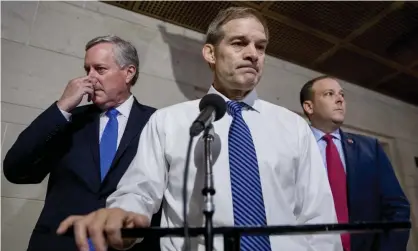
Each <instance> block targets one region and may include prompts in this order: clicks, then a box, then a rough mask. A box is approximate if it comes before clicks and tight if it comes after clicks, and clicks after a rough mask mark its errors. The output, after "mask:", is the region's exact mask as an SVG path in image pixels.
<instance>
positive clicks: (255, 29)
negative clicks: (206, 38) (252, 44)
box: [222, 17, 266, 40]
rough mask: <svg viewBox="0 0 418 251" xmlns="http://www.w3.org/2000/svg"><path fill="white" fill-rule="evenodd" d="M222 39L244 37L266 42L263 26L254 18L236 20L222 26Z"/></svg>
mask: <svg viewBox="0 0 418 251" xmlns="http://www.w3.org/2000/svg"><path fill="white" fill-rule="evenodd" d="M222 29H223V32H224V38H226V39H228V38H231V37H236V36H240V37H246V38H248V39H252V40H266V33H265V30H264V26H263V24H261V22H260V21H259V20H258V19H256V18H255V17H245V18H237V19H233V20H230V21H228V22H227V23H225V24H224V25H223V26H222Z"/></svg>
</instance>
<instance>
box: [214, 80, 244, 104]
mask: <svg viewBox="0 0 418 251" xmlns="http://www.w3.org/2000/svg"><path fill="white" fill-rule="evenodd" d="M213 87H214V88H215V89H216V90H217V91H218V92H220V93H222V94H223V95H224V96H225V97H227V98H228V99H230V100H236V101H239V100H243V99H244V98H245V96H247V94H248V93H250V92H251V90H231V89H227V88H225V87H224V86H223V85H220V84H218V82H217V81H215V82H214V83H213Z"/></svg>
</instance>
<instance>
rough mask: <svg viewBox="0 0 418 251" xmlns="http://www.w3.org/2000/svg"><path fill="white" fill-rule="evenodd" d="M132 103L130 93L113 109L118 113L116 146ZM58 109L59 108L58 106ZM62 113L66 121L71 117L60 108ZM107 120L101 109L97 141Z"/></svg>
mask: <svg viewBox="0 0 418 251" xmlns="http://www.w3.org/2000/svg"><path fill="white" fill-rule="evenodd" d="M133 103H134V96H133V95H132V94H131V96H129V98H128V99H127V100H125V102H123V103H122V104H120V105H119V106H118V107H116V108H115V109H116V110H118V112H119V114H118V116H117V119H118V143H117V146H118V147H119V143H120V140H121V139H122V136H123V132H124V131H125V128H126V124H127V123H128V118H129V114H130V113H131V109H132V105H133ZM58 109H59V108H58ZM60 111H61V113H62V115H64V117H65V118H66V119H67V121H70V119H71V113H68V112H66V111H63V110H61V109H60ZM108 121H109V117H108V116H106V111H103V112H102V113H100V128H99V143H100V140H101V138H102V134H103V131H104V129H105V127H106V125H107V122H108Z"/></svg>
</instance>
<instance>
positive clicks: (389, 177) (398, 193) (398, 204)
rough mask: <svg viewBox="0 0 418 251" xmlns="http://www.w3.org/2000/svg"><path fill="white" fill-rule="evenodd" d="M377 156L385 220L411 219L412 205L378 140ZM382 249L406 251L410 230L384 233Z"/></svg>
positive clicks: (382, 209) (381, 241) (382, 235)
mask: <svg viewBox="0 0 418 251" xmlns="http://www.w3.org/2000/svg"><path fill="white" fill-rule="evenodd" d="M376 155H377V156H376V158H377V164H378V170H379V186H380V192H381V194H380V201H381V212H382V220H383V221H409V217H410V205H409V202H408V200H407V198H406V197H405V194H404V192H403V191H402V188H401V186H400V185H399V182H398V179H397V178H396V175H395V173H394V171H393V168H392V165H391V163H390V161H389V159H388V157H387V156H386V154H385V152H384V151H383V149H382V147H381V146H380V144H379V143H378V141H377V140H376ZM380 236H381V238H380V247H381V248H380V250H381V251H398V250H399V251H405V250H406V246H407V243H408V238H409V231H399V232H398V231H397V232H389V233H382V234H381V235H380Z"/></svg>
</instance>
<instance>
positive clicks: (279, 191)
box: [107, 87, 342, 251]
mask: <svg viewBox="0 0 418 251" xmlns="http://www.w3.org/2000/svg"><path fill="white" fill-rule="evenodd" d="M209 93H216V94H219V95H221V96H222V97H223V98H224V99H225V100H226V101H227V100H228V99H227V98H226V97H225V96H223V95H222V94H220V93H219V92H217V91H216V90H215V89H214V88H213V87H212V88H211V89H210V90H209ZM242 101H243V102H245V103H246V104H248V105H249V106H251V107H252V108H253V109H248V110H244V111H243V118H244V120H245V121H246V123H247V124H248V127H249V128H250V130H251V134H252V137H253V141H254V145H255V149H256V152H257V157H258V165H259V169H260V178H261V186H262V190H263V196H264V203H265V211H266V217H267V223H268V224H269V225H296V224H314V223H321V224H322V223H335V222H337V220H336V214H335V210H334V202H333V198H332V194H331V190H330V187H329V183H328V180H327V177H326V172H325V169H324V167H323V162H322V160H321V155H320V153H319V150H318V146H317V144H316V141H315V138H314V137H313V135H312V132H311V130H310V128H309V126H308V124H307V123H306V122H305V121H304V119H303V118H302V117H300V116H299V115H297V114H295V113H293V112H291V111H289V110H287V109H285V108H282V107H279V106H277V105H274V104H271V103H268V102H266V101H262V100H259V99H258V98H257V94H256V91H255V90H254V91H252V92H251V93H250V94H248V95H247V96H246V97H245V99H244V100H242ZM199 102H200V100H194V101H188V102H184V103H181V104H177V105H173V106H170V107H166V108H163V109H160V110H158V111H156V112H155V113H154V114H153V115H152V116H151V118H150V120H149V122H148V123H147V125H146V126H145V127H144V129H143V131H142V134H141V138H140V142H139V147H138V152H137V154H136V156H135V158H134V159H133V161H132V163H131V165H130V166H129V168H128V170H127V171H126V173H125V175H124V176H123V177H122V179H121V180H120V182H119V184H118V187H117V190H116V191H115V192H114V193H113V194H112V195H111V196H110V197H109V198H108V200H107V207H109V208H115V207H119V208H122V209H124V210H127V211H132V212H136V213H138V214H142V215H145V216H147V217H148V218H151V217H152V214H154V213H156V212H157V211H158V209H159V207H160V203H161V202H162V201H163V214H162V219H161V227H182V226H183V204H182V203H183V202H182V198H183V197H182V186H183V173H184V164H185V157H186V151H187V144H188V140H189V128H190V125H191V124H192V122H193V121H194V120H195V119H196V117H197V116H198V114H199ZM231 122H232V117H231V116H230V115H229V114H228V113H226V114H225V116H224V117H223V118H222V119H220V120H218V121H216V122H214V123H213V126H214V130H215V133H216V136H215V142H214V143H212V145H213V146H212V152H213V173H214V187H215V190H216V194H215V196H214V204H215V213H214V215H213V224H214V227H218V226H233V225H234V217H233V205H232V194H231V182H230V173H229V156H228V131H229V128H230V125H231ZM202 143H203V141H202V139H201V135H199V136H198V137H197V139H195V140H194V142H193V146H192V154H191V161H190V167H189V168H190V169H189V176H188V181H187V183H188V202H189V210H188V211H189V215H188V217H189V224H190V226H191V227H193V226H199V227H200V226H204V216H203V214H202V208H203V197H202V194H201V190H202V188H203V184H204V166H203V164H204V162H203V149H204V148H203V144H202ZM163 198H164V199H163ZM270 242H271V247H272V251H279V250H280V251H299V250H300V251H302V250H303V251H307V250H316V251H331V250H342V248H341V242H340V238H339V235H334V234H333V235H310V236H300V235H299V236H298V235H293V236H290V235H289V236H271V237H270ZM191 244H192V250H199V251H200V250H205V245H204V237H203V236H202V237H198V238H192V242H191ZM182 247H183V238H178V237H173V238H162V239H161V249H162V250H163V251H168V250H170V251H171V250H178V251H180V250H182ZM214 250H223V238H222V237H221V236H219V237H215V240H214Z"/></svg>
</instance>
